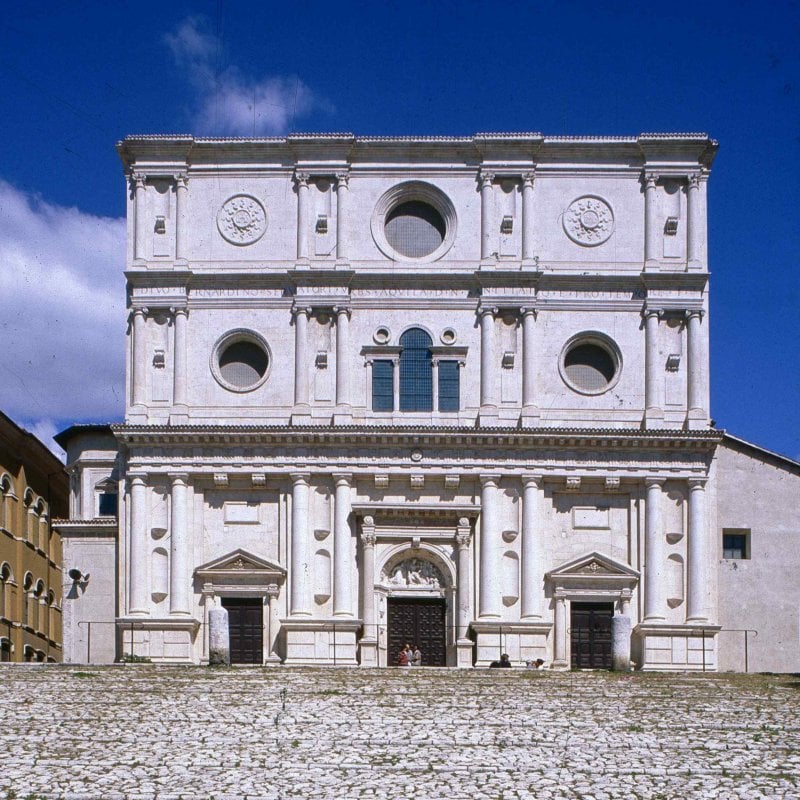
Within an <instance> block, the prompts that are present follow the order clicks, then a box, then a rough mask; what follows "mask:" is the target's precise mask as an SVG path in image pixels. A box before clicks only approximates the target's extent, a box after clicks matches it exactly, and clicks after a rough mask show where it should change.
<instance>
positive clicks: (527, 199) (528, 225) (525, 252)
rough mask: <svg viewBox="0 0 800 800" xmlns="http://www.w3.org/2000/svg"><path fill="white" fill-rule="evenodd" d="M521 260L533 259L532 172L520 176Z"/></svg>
mask: <svg viewBox="0 0 800 800" xmlns="http://www.w3.org/2000/svg"><path fill="white" fill-rule="evenodd" d="M522 260H523V261H533V173H532V172H526V173H525V174H524V175H523V176H522Z"/></svg>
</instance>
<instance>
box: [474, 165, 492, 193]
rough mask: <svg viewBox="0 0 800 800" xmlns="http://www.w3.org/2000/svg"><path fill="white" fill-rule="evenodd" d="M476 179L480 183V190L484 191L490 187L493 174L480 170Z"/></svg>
mask: <svg viewBox="0 0 800 800" xmlns="http://www.w3.org/2000/svg"><path fill="white" fill-rule="evenodd" d="M478 179H479V180H480V182H481V189H486V188H488V187H490V186H491V185H492V181H493V180H494V172H491V171H489V170H485V169H482V170H481V172H480V175H479V177H478Z"/></svg>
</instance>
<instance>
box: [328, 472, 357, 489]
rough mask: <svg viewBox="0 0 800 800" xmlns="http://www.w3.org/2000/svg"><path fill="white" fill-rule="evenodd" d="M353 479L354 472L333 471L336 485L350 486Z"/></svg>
mask: <svg viewBox="0 0 800 800" xmlns="http://www.w3.org/2000/svg"><path fill="white" fill-rule="evenodd" d="M352 480H353V473H352V472H334V473H333V482H334V483H335V484H336V486H348V487H349V486H350V482H351V481H352Z"/></svg>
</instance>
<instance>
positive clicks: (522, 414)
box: [71, 134, 722, 670]
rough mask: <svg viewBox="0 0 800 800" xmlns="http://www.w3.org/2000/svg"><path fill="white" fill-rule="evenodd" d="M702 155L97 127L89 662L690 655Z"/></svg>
mask: <svg viewBox="0 0 800 800" xmlns="http://www.w3.org/2000/svg"><path fill="white" fill-rule="evenodd" d="M716 147H717V145H716V143H715V142H714V141H713V140H711V139H709V138H708V137H707V136H705V135H701V134H663V135H662V134H658V135H656V134H652V135H651V134H647V135H641V136H639V137H632V138H625V137H609V138H576V137H543V136H540V135H538V134H519V135H517V134H486V135H476V136H474V137H468V138H446V137H445V138H437V137H423V138H416V139H415V138H388V137H376V138H369V137H367V138H360V137H353V136H349V135H338V134H331V135H291V136H289V137H287V138H280V139H278V138H276V139H259V140H238V139H231V140H217V139H195V138H192V137H172V136H167V137H163V136H142V137H129V138H127V139H125V140H124V141H123V142H121V143H120V145H119V148H118V149H119V153H120V156H121V158H122V161H123V164H124V168H125V174H126V176H127V177H128V179H129V181H130V184H129V186H130V191H129V195H128V196H129V200H128V228H129V230H128V233H129V235H128V253H127V262H128V263H127V272H126V275H127V278H128V297H129V308H130V321H129V328H128V354H127V386H126V395H127V397H126V409H125V420H126V421H125V423H124V424H122V425H115V426H112V429H113V433H114V435H115V436H116V439H117V442H118V444H119V447H120V453H121V456H120V460H121V466H120V475H119V477H120V481H121V483H120V525H119V539H118V542H117V563H118V581H117V595H116V598H115V606H116V609H117V610H116V612H115V617H114V620H115V622H116V629H117V639H116V648H117V655H118V656H119V655H120V654H122V653H131V652H133V653H134V654H135V655H140V656H146V657H149V658H151V659H152V660H154V661H177V662H194V663H204V662H206V661H207V660H208V658H209V625H208V621H209V611H210V609H211V608H214V607H220V606H225V607H226V608H228V611H229V614H230V615H236V616H235V618H234V616H231V620H232V622H231V624H232V625H233V628H235V629H236V630H237V631H238V633H237V634H236V635H237V636H239V634H241V635H242V637H244V638H243V639H242V641H244V639H245V638H247V637H246V636H245V633H244V631H245V629H246V628H247V626H248V625H250V628H252V630H251V633H253V631H255V628H259V630H260V633H259V632H258V631H255V633H253V635H254V636H256V637H258V636H260V638H259V639H258V642H257V644H255V645H254V644H253V642H252V641H251V642H250V644H249V645H247V646H245V645H243V644H241V642H239V643H234V641H233V636H234V635H233V634H231V637H232V638H231V647H232V648H233V651H237V652H238V650H237V648H239V646H240V645H241V646H242V647H245V649H247V647H250V650H248V652H249V653H251V655H252V648H253V647H256V648H257V649H258V653H259V655H258V661H259V663H286V664H334V663H335V664H362V665H387V664H394V663H395V657H396V655H397V654H396V652H395V650H394V644H393V643H394V642H395V639H396V636H397V635H398V631H399V627H398V626H399V625H400V624H401V620H403V619H404V620H405V622H404V623H403V624H408V625H412V628H404V631H409V630H412V629H413V630H414V631H415V634H414V635H415V636H417V635H418V636H419V637H420V638H423V639H424V640H425V641H428V642H430V644H429V645H428V649H429V650H430V649H432V650H435V649H436V648H438V647H439V645H441V659H440V662H439V663H444V664H447V665H451V666H456V665H458V666H472V665H478V666H482V665H487V664H488V663H489V662H491V661H493V660H495V659H497V658H498V657H499V655H500V653H501V652H506V653H508V654H509V655H510V657H511V660H512V662H514V663H522V662H525V661H531V660H534V659H537V658H542V659H543V660H544V661H545V663H546V664H548V665H551V666H553V667H568V666H570V665H572V666H598V665H601V662H603V663H605V662H604V659H606V660H608V659H610V658H611V653H610V648H611V644H610V642H611V641H612V638H613V641H616V642H617V645H616V646H615V648H614V649H615V652H614V654H613V655H614V657H615V658H616V659H620V658H621V659H622V661H620V662H619V663H625V661H626V660H627V659H632V660H633V662H634V664H635V665H637V666H638V667H640V668H643V669H674V670H679V669H680V670H684V669H703V668H705V669H716V668H717V661H718V652H717V642H718V641H719V637H718V635H717V634H718V630H719V627H720V624H719V622H720V620H719V609H718V604H717V598H718V589H717V574H718V562H719V556H720V553H719V547H720V543H719V536H718V524H717V519H716V517H717V489H716V486H715V483H714V470H713V467H712V465H713V464H714V463H715V462H714V454H715V450H716V448H717V446H718V445H719V443H720V442H721V440H722V434H721V433H720V432H718V431H716V430H714V429H713V428H712V427H711V424H710V420H709V377H708V265H707V249H706V241H707V235H706V182H707V179H708V174H709V169H710V166H711V162H712V160H713V157H714V154H715V152H716ZM420 342H421V344H420ZM415 359H416V360H415ZM71 458H72V456H71ZM74 458H75V459H76V460H80V453H76V454H75V456H74ZM256 603H257V604H259V605H258V608H254V606H255V605H256ZM422 608H426V609H428V611H425V612H424V613H423V612H422V611H420V610H419V609H422ZM245 609H249V610H245ZM415 609H416V610H415ZM437 609H439V610H438V611H437ZM248 614H250V617H249V618H248V619H250V622H242V620H243V619H244V618H245V617H246V616H247V615H248ZM426 614H429V615H430V614H432V615H433V616H426ZM595 614H596V615H598V619H600V618H602V619H601V621H600V623H597V624H600V627H602V626H603V625H606V624H612V625H613V626H614V628H615V633H616V635H615V636H614V637H611V635H610V631H609V632H608V633H609V636H608V641H607V642H606V640H605V638H604V637H603V636H601V635H598V638H597V640H595V639H593V634H592V633H591V629H592V627H593V626H595V627H596V623H595V621H593V620H595V617H594V616H593V615H595ZM612 614H613V619H612V620H610V622H609V618H610V617H611V615H612ZM240 615H241V616H240ZM254 615H255V616H254ZM404 615H405V616H404ZM420 615H421V616H420ZM437 615H439V616H437ZM411 617H413V620H414V621H413V622H409V621H408V620H409V619H410V618H411ZM253 620H255V621H253ZM393 626H394V630H393ZM413 626H417V627H413ZM628 626H630V629H631V631H632V633H631V635H630V637H627V634H626V633H624V632H625V631H627V629H628ZM248 630H250V629H248ZM621 631H622V632H623V633H620V632H621ZM405 635H410V634H407V633H404V636H405ZM247 636H250V634H249V633H248V634H247ZM582 636H585V637H586V639H585V640H583V639H582V638H581V637H582ZM393 637H394V638H393ZM425 637H427V638H425ZM431 637H433V638H431ZM437 637H439V639H441V641H438V640H437ZM628 638H629V639H630V647H629V649H628V650H627V651H626V652H624V653H623V652H621V649H620V648H621V647H622V646H621V645H620V644H619V642H620V641H622V640H623V639H625V640H626V641H627V639H628ZM237 642H238V640H237ZM233 651H232V657H233V658H234V660H241V659H239V658H238V657H237V656H236V655H235V654H234V653H233ZM579 651H580V652H579ZM251 655H249V656H247V659H248V660H255V659H252V658H251ZM429 655H430V656H431V657H433V655H432V652H431V653H429ZM423 663H425V662H424V661H423Z"/></svg>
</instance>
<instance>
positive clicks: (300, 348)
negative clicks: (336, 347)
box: [294, 308, 311, 406]
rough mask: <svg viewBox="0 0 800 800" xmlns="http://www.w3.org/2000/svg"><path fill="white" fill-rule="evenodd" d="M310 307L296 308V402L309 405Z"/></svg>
mask: <svg viewBox="0 0 800 800" xmlns="http://www.w3.org/2000/svg"><path fill="white" fill-rule="evenodd" d="M310 313H311V309H310V308H296V309H294V404H295V406H308V398H309V390H308V372H309V358H308V317H309V314H310Z"/></svg>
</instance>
